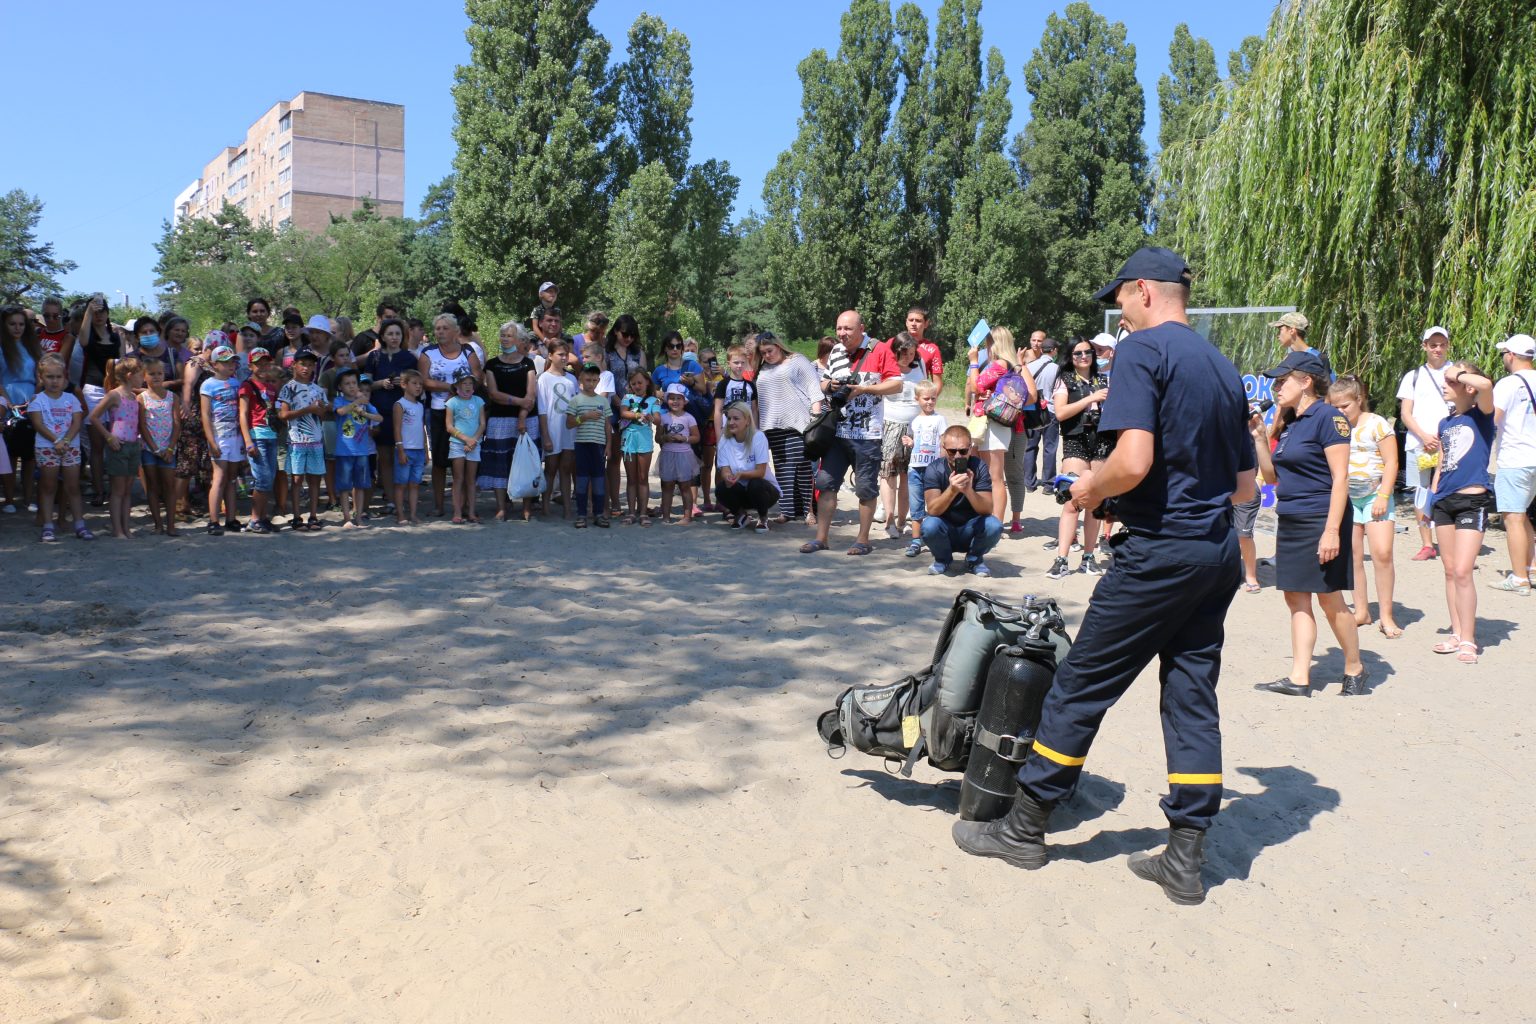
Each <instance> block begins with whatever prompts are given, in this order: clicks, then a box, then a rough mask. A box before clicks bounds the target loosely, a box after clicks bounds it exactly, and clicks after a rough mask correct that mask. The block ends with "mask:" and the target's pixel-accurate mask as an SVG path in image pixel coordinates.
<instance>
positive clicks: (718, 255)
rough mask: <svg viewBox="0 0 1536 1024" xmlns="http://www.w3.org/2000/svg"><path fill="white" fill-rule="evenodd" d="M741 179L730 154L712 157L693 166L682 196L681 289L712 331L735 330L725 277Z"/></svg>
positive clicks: (679, 238) (684, 298) (679, 213)
mask: <svg viewBox="0 0 1536 1024" xmlns="http://www.w3.org/2000/svg"><path fill="white" fill-rule="evenodd" d="M740 190H741V179H740V178H738V177H736V175H734V174H732V173H731V165H730V164H729V163H728V162H727V161H724V160H706V161H704V162H703V163H701V164H698V165H696V166H694V167H690V168H689V169H688V177H687V179H686V180H685V181H684V182H683V187H682V189H681V191H680V193H679V196H678V210H677V220H678V225H679V233H678V235H677V241H676V243H675V248H676V250H677V266H678V276H677V285H678V289H677V290H678V294H679V297H680V298H681V300H682V301H683V302H684V303H686V304H687V305H689V306H691V307H693V309H694V310H695V311H697V312H698V314H699V318H700V319H701V320H702V321H703V322H704V330H705V332H706V333H708V334H709V335H710V336H712V337H720V336H723V335H725V334H727V333H730V325H729V324H728V323H727V322H726V319H727V303H726V302H725V297H724V295H723V294H722V291H721V286H722V278H723V276H724V274H725V269H726V265H727V264H728V263H729V261H730V257H731V252H732V250H733V249H734V248H735V246H736V236H735V234H733V233H732V231H731V207H732V206H734V205H735V203H736V194H737V192H739V191H740Z"/></svg>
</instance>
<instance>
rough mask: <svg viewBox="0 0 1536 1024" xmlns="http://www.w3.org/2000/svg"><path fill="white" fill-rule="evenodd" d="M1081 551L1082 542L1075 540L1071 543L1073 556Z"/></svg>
mask: <svg viewBox="0 0 1536 1024" xmlns="http://www.w3.org/2000/svg"><path fill="white" fill-rule="evenodd" d="M1081 550H1083V545H1082V542H1081V541H1076V540H1075V541H1073V542H1072V553H1073V554H1074V555H1075V554H1077V553H1078V552H1079V551H1081Z"/></svg>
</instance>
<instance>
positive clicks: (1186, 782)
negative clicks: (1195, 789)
mask: <svg viewBox="0 0 1536 1024" xmlns="http://www.w3.org/2000/svg"><path fill="white" fill-rule="evenodd" d="M1168 782H1169V784H1170V785H1174V786H1219V785H1221V773H1220V772H1218V773H1216V774H1215V775H1190V774H1187V773H1182V772H1175V773H1173V774H1172V775H1169V776H1168Z"/></svg>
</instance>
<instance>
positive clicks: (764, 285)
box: [720, 210, 784, 335]
mask: <svg viewBox="0 0 1536 1024" xmlns="http://www.w3.org/2000/svg"><path fill="white" fill-rule="evenodd" d="M731 237H732V244H731V248H730V255H729V258H728V259H727V261H726V265H725V267H724V268H723V270H722V272H721V276H720V294H721V301H722V303H723V304H724V307H725V308H724V310H723V311H722V312H721V314H720V315H721V317H722V319H723V321H724V333H725V334H733V335H734V334H746V333H747V332H749V331H761V330H771V331H773V332H775V333H777V334H782V333H784V328H783V327H782V326H781V324H780V323H779V321H778V314H777V312H776V311H775V309H774V307H773V300H772V296H771V294H770V291H769V287H768V250H767V247H766V241H767V240H766V238H765V237H764V235H763V220H762V218H761V217H759V216H758V215H757V212H756V211H755V210H752V211H748V212H747V215H746V216H745V217H743V218H741V220H739V221H737V222H736V224H735V226H734V227H732V229H731Z"/></svg>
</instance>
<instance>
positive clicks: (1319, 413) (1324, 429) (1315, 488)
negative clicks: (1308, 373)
mask: <svg viewBox="0 0 1536 1024" xmlns="http://www.w3.org/2000/svg"><path fill="white" fill-rule="evenodd" d="M1338 444H1342V445H1347V444H1349V421H1348V420H1347V419H1345V418H1344V414H1343V413H1341V412H1339V410H1337V409H1335V408H1334V407H1333V406H1331V405H1329V404H1328V403H1327V402H1321V401H1319V402H1313V403H1312V404H1311V405H1309V406H1307V411H1306V412H1304V413H1302V414H1301V415H1300V416H1298V417H1296V419H1295V421H1294V422H1292V423H1291V425H1290V426H1288V427H1286V428H1285V430H1284V431H1282V432H1281V434H1280V440H1279V442H1278V443H1277V444H1276V445H1275V453H1274V460H1275V477H1276V486H1275V496H1276V497H1277V498H1279V499H1280V504H1279V507H1278V508H1277V509H1276V511H1277V512H1279V513H1280V514H1281V515H1287V516H1324V515H1327V514H1328V503H1329V502H1330V501H1331V500H1332V497H1333V470H1332V469H1330V468H1328V449H1329V448H1332V447H1333V446H1334V445H1338Z"/></svg>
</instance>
